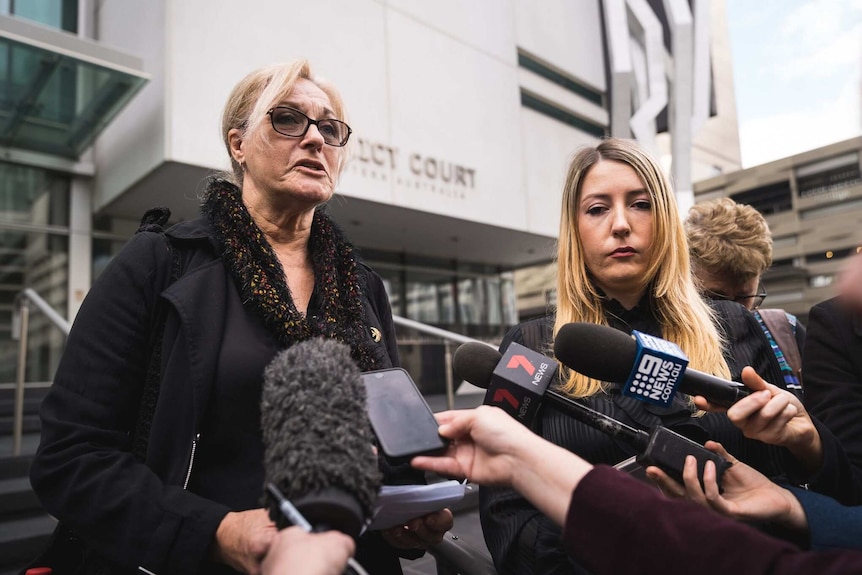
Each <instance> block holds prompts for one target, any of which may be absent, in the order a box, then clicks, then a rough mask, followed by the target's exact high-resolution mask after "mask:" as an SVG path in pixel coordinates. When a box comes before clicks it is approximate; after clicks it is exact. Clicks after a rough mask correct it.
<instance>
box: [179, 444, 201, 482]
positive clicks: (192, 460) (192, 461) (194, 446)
mask: <svg viewBox="0 0 862 575" xmlns="http://www.w3.org/2000/svg"><path fill="white" fill-rule="evenodd" d="M200 439H201V434H200V433H198V434H197V435H195V438H194V439H193V440H192V454H191V456H190V457H189V468H188V471H186V480H185V481H184V482H183V489H187V488H188V486H189V479H191V477H192V467H193V466H194V464H195V451H196V450H197V447H198V441H200Z"/></svg>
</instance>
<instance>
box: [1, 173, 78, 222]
mask: <svg viewBox="0 0 862 575" xmlns="http://www.w3.org/2000/svg"><path fill="white" fill-rule="evenodd" d="M3 223H11V224H28V225H29V224H32V225H42V226H44V225H50V226H68V225H69V177H68V176H65V175H62V174H57V173H54V172H49V171H47V170H43V169H41V168H31V167H28V166H20V165H16V164H8V163H5V162H0V225H2V224H3Z"/></svg>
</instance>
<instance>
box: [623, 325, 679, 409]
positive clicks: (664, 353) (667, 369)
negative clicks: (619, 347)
mask: <svg viewBox="0 0 862 575" xmlns="http://www.w3.org/2000/svg"><path fill="white" fill-rule="evenodd" d="M632 337H634V339H635V342H636V343H637V355H636V356H635V362H634V367H633V368H632V372H631V374H629V377H628V380H626V383H625V385H624V386H623V395H628V396H631V397H634V398H636V399H639V400H641V401H646V402H649V403H654V404H656V405H661V406H663V407H667V406H669V405H670V404H671V402H672V401H673V397H674V395H675V394H676V388H677V387H678V386H679V383H680V382H681V381H682V377H683V375H684V374H685V368H686V367H687V366H688V357H687V356H686V355H685V353H684V352H683V351H682V349H680V347H679V346H678V345H677V344H675V343H673V342H670V341H667V340H664V339H661V338H658V337H654V336H651V335H649V334H647V333H643V332H640V331H637V330H634V331H632Z"/></svg>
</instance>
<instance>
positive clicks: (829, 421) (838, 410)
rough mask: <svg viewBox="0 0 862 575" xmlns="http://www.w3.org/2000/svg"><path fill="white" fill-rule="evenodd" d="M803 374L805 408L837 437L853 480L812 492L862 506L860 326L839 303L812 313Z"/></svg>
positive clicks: (821, 306) (831, 302)
mask: <svg viewBox="0 0 862 575" xmlns="http://www.w3.org/2000/svg"><path fill="white" fill-rule="evenodd" d="M802 374H803V386H804V389H805V405H806V408H807V409H808V411H809V412H810V413H811V415H812V416H814V417H815V418H816V419H817V420H819V421H820V422H822V424H823V425H824V426H825V427H826V428H828V430H829V431H831V432H832V434H833V435H834V436H835V437H836V438H837V440H838V442H839V443H840V445H841V447H842V448H843V452H844V453H845V454H846V457H847V459H848V460H849V465H850V467H851V469H852V475H853V479H852V482H848V481H845V482H844V483H843V484H841V485H835V484H834V482H833V483H832V484H831V486H830V485H827V486H824V485H822V484H821V483H819V482H818V483H812V488H815V489H817V490H818V491H821V492H823V493H826V494H827V495H830V496H831V497H834V498H836V499H838V500H839V501H841V502H842V503H844V504H845V505H858V504H862V417H860V414H862V321H860V318H859V317H858V316H854V315H853V314H851V313H850V312H848V311H845V310H844V309H842V308H841V306H840V303H839V302H838V300H835V299H832V300H828V301H826V302H823V303H820V304H818V305H815V306H814V307H812V308H811V312H810V314H809V316H808V331H807V334H806V337H805V348H804V352H803V359H802ZM839 456H840V454H839Z"/></svg>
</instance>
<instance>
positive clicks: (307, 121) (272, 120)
mask: <svg viewBox="0 0 862 575" xmlns="http://www.w3.org/2000/svg"><path fill="white" fill-rule="evenodd" d="M276 110H290V111H291V112H296V113H297V114H299V115H300V116H302V117H303V118H305V128H303V130H302V133H301V134H285V133H284V132H282V131H281V130H279V129H278V128H276V127H275V118H274V117H273V115H272V113H273V112H275V111H276ZM266 115H267V116H269V123H270V124H271V125H272V129H273V130H275V131H276V132H278V133H279V134H281V135H282V136H287V137H288V138H302V137H304V136H305V134H307V133H308V128H309V126H311V125H315V126H317V131H318V132H320V135H321V137H322V138H323V143H324V144H326V145H327V146H332V147H334V148H341V147H344V146H346V145H347V141H348V140H349V139H350V134H352V133H353V130H352V129H351V128H350V126H348V125H347V123H346V122H342V121H341V120H336V119H335V118H323V119H322V120H315V119H313V118H309V117H308V116H306V115H305V114H303V113H302V112H301V111H300V110H297V109H296V108H291V107H290V106H273V107H272V108H270V109H269V110H267V111H266ZM327 123H336V124H340V125H342V126H344V127H345V128H347V135H346V136H344V139H343V140H341V143H336V144H333V143H332V142H328V141H326V135H325V134H324V133H323V131H322V130H321V129H320V124H324V125H325V124H327Z"/></svg>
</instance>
